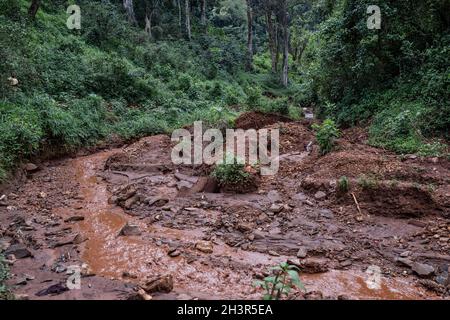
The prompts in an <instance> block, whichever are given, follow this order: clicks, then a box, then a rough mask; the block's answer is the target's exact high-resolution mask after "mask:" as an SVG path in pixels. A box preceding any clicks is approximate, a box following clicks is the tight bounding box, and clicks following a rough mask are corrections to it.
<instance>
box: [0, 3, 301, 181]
mask: <svg viewBox="0 0 450 320" xmlns="http://www.w3.org/2000/svg"><path fill="white" fill-rule="evenodd" d="M79 2H80V5H81V7H82V8H83V16H82V29H81V30H69V29H68V28H67V27H66V19H67V15H66V12H65V9H66V7H65V1H56V2H55V3H53V4H52V3H45V4H43V7H42V8H41V9H40V10H39V12H38V14H37V17H36V19H35V20H34V21H29V20H28V19H27V14H26V12H27V8H28V5H29V1H24V0H22V1H10V0H8V1H5V2H2V10H1V11H0V43H1V44H2V45H1V47H0V61H2V63H1V64H0V181H1V180H3V179H5V178H6V174H7V171H9V170H10V169H11V168H12V167H13V166H14V165H16V164H17V163H18V162H20V161H22V160H24V159H26V158H29V157H32V156H34V155H36V154H39V153H40V152H41V151H42V149H43V148H44V147H45V146H49V145H52V146H59V147H60V148H61V149H64V150H67V151H71V150H75V149H77V148H79V147H82V146H88V145H92V144H95V143H97V142H98V141H100V140H105V139H106V140H107V139H109V138H110V137H111V136H118V137H119V138H122V139H134V138H139V137H143V136H146V135H152V134H157V133H163V132H168V131H170V130H171V129H175V128H178V127H181V126H183V125H186V124H189V123H191V122H193V121H196V120H203V121H204V122H207V124H208V125H213V124H214V125H219V126H229V125H230V124H232V123H233V120H234V118H235V117H236V116H237V115H238V114H239V112H241V111H244V110H247V109H249V110H254V109H262V110H266V111H273V112H285V113H292V114H293V115H294V116H295V114H296V112H295V111H293V110H292V104H289V103H288V102H287V100H286V99H285V98H284V92H281V93H279V95H280V97H279V98H277V97H275V98H273V97H271V98H268V97H266V96H264V95H262V93H263V91H264V90H272V89H271V85H272V84H273V83H274V82H275V81H274V80H273V79H272V76H270V75H268V76H264V75H259V74H258V73H256V72H255V73H246V72H245V71H244V69H243V65H242V63H240V61H242V60H243V56H244V54H245V41H241V40H242V39H241V38H242V37H241V38H240V37H238V36H236V35H235V34H234V33H232V32H223V30H222V29H221V28H219V27H216V26H215V25H214V24H211V25H210V26H209V30H208V34H205V35H199V36H198V39H196V41H192V42H187V41H185V40H182V39H175V38H171V39H161V40H159V41H149V40H148V38H147V35H146V34H145V33H144V31H143V30H142V29H140V28H137V27H133V26H131V25H129V24H128V23H126V18H125V16H124V13H123V12H122V11H121V10H120V8H119V6H118V5H116V4H112V3H110V2H109V1H101V2H100V1H79ZM264 59H265V60H267V59H269V58H268V57H261V59H260V60H261V61H263V60H264ZM261 63H262V64H264V62H261ZM268 68H270V63H269V67H268ZM261 70H262V69H261ZM264 71H266V70H264ZM9 77H14V78H17V80H18V81H19V84H18V85H17V86H12V85H10V83H9V82H8V81H7V79H8V78H9ZM276 89H277V87H276V86H275V87H274V90H276Z"/></svg>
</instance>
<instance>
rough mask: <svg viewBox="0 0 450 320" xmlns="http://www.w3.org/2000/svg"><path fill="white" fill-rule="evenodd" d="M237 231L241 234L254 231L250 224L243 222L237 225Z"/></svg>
mask: <svg viewBox="0 0 450 320" xmlns="http://www.w3.org/2000/svg"><path fill="white" fill-rule="evenodd" d="M237 229H238V230H239V231H241V232H248V231H251V230H253V227H252V225H251V224H250V223H245V222H241V223H239V224H238V225H237Z"/></svg>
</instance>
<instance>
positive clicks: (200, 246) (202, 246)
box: [195, 240, 214, 253]
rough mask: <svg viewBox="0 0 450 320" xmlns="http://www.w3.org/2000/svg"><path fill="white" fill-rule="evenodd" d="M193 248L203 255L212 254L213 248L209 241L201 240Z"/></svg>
mask: <svg viewBox="0 0 450 320" xmlns="http://www.w3.org/2000/svg"><path fill="white" fill-rule="evenodd" d="M195 248H196V249H197V250H198V251H201V252H203V253H212V252H213V248H214V247H213V244H212V243H211V242H210V241H203V240H201V241H198V242H197V243H196V244H195Z"/></svg>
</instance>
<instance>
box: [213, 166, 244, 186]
mask: <svg viewBox="0 0 450 320" xmlns="http://www.w3.org/2000/svg"><path fill="white" fill-rule="evenodd" d="M229 162H231V161H229ZM211 176H212V177H213V178H215V179H216V180H217V181H218V182H219V184H220V185H223V186H224V185H227V186H239V185H244V184H246V183H247V182H249V181H250V178H251V174H250V173H248V172H246V171H245V164H241V163H238V162H237V161H233V163H222V164H219V165H217V166H216V167H215V169H214V171H213V172H212V173H211Z"/></svg>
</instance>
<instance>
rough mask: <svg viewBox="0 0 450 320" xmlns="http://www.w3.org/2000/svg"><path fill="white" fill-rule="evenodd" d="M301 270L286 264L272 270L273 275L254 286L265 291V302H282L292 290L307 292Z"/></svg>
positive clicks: (255, 283)
mask: <svg viewBox="0 0 450 320" xmlns="http://www.w3.org/2000/svg"><path fill="white" fill-rule="evenodd" d="M298 271H299V268H297V267H296V266H294V265H290V264H288V263H286V262H283V263H281V264H280V265H278V266H276V267H274V268H272V269H271V273H272V274H271V275H270V276H268V277H266V278H264V280H263V281H260V280H258V281H255V282H254V286H256V287H260V288H262V289H264V291H265V294H264V296H263V300H280V299H281V298H282V297H283V296H285V297H288V296H289V294H290V293H291V291H292V289H294V288H298V289H301V290H305V287H304V285H303V284H302V282H301V281H300V277H299V275H298Z"/></svg>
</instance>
